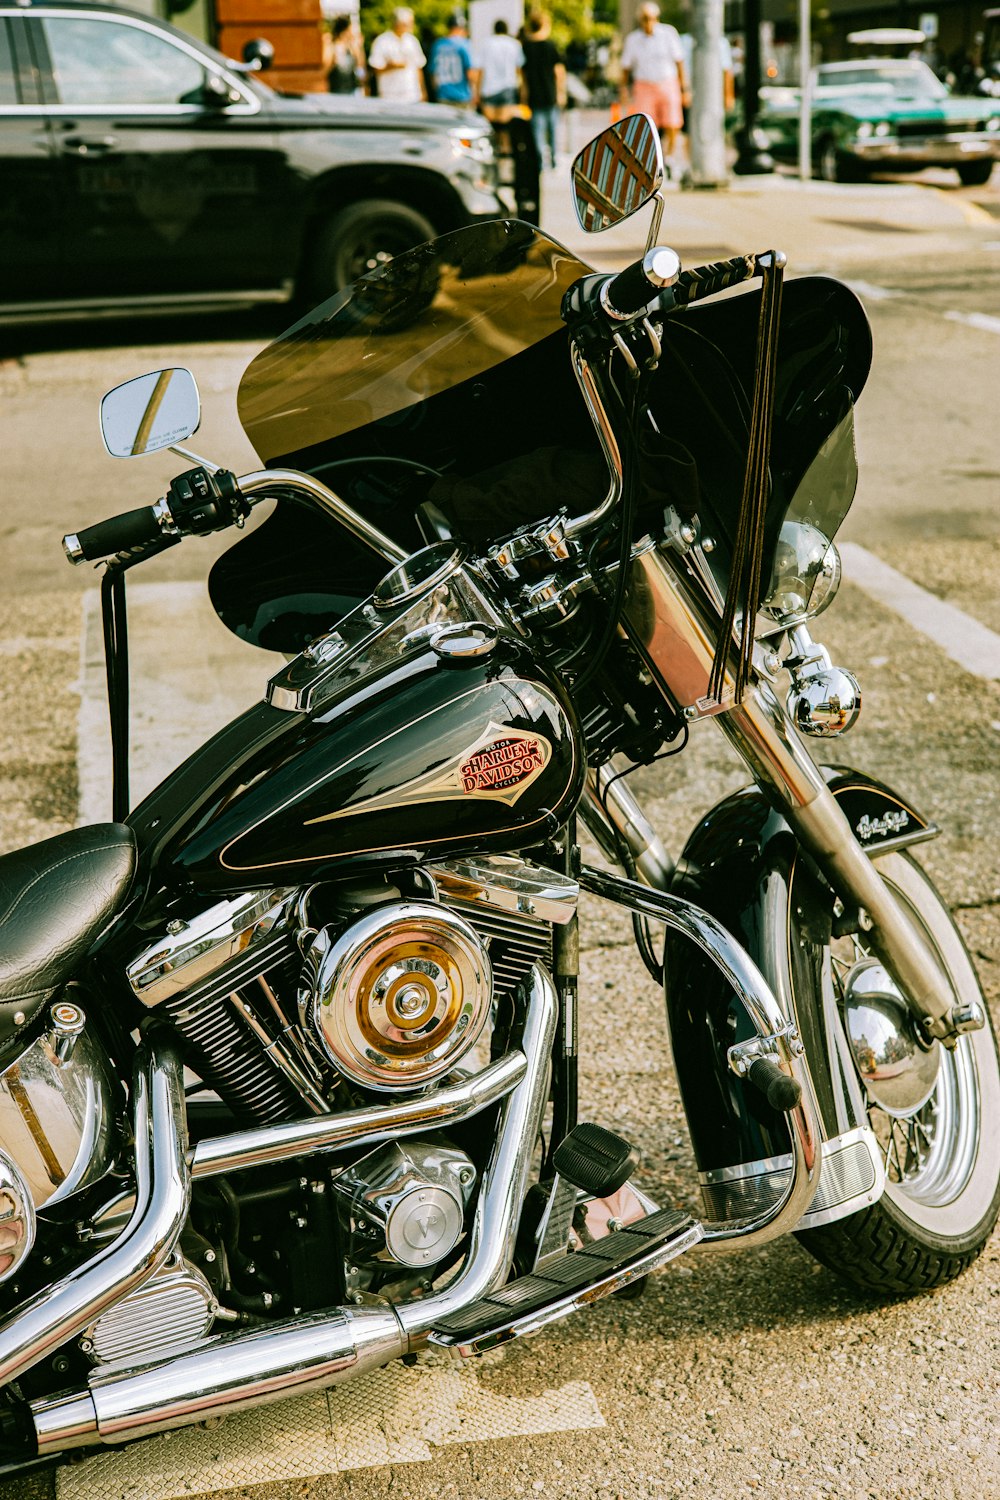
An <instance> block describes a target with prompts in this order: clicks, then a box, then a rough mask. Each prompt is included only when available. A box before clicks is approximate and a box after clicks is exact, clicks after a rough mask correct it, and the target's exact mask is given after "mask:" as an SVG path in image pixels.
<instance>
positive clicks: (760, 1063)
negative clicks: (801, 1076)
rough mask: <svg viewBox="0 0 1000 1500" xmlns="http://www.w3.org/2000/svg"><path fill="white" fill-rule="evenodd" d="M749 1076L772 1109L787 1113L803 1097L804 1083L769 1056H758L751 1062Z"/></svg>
mask: <svg viewBox="0 0 1000 1500" xmlns="http://www.w3.org/2000/svg"><path fill="white" fill-rule="evenodd" d="M747 1078H748V1079H749V1081H750V1082H751V1083H752V1084H753V1086H754V1088H755V1089H759V1090H760V1092H761V1093H762V1094H763V1095H764V1098H765V1099H766V1100H767V1102H768V1104H769V1105H770V1106H771V1108H772V1109H776V1110H779V1111H780V1112H781V1113H782V1114H787V1113H788V1112H789V1110H793V1109H794V1108H795V1106H796V1105H797V1104H798V1102H799V1100H800V1099H801V1098H802V1085H801V1083H796V1081H795V1079H794V1078H789V1076H788V1074H787V1073H783V1072H782V1070H781V1069H780V1068H779V1067H778V1064H777V1063H775V1062H772V1061H771V1059H770V1058H769V1057H758V1058H757V1060H756V1062H752V1063H751V1064H750V1067H749V1070H748V1071H747Z"/></svg>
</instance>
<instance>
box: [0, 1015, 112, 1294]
mask: <svg viewBox="0 0 1000 1500" xmlns="http://www.w3.org/2000/svg"><path fill="white" fill-rule="evenodd" d="M116 1140H117V1120H116V1111H115V1094H114V1090H113V1087H112V1083H111V1073H110V1068H109V1064H108V1061H107V1058H106V1057H105V1055H104V1050H103V1048H102V1047H101V1045H100V1043H99V1042H98V1041H97V1039H96V1038H95V1037H94V1036H93V1035H92V1034H91V1033H90V1032H88V1030H87V1025H86V1016H85V1015H84V1013H83V1010H82V1009H81V1008H80V1006H79V1005H76V1004H74V1003H73V1002H72V1001H68V1000H60V1001H57V1002H56V1003H55V1004H54V1005H52V1006H51V1007H50V1010H49V1028H48V1030H47V1031H46V1032H44V1033H43V1035H42V1036H40V1037H38V1038H36V1040H35V1041H33V1042H32V1043H31V1045H30V1046H29V1047H27V1048H25V1050H24V1051H23V1052H22V1053H21V1054H20V1056H19V1057H17V1058H16V1059H15V1060H14V1062H12V1063H9V1064H8V1066H7V1067H6V1068H4V1070H3V1072H2V1073H0V1142H2V1143H3V1144H2V1147H0V1281H4V1280H6V1279H7V1278H8V1277H9V1276H11V1275H13V1274H14V1272H15V1270H16V1269H17V1267H18V1265H19V1264H20V1263H21V1261H22V1260H23V1259H24V1257H25V1255H26V1254H27V1252H28V1250H29V1249H30V1247H31V1242H32V1240H33V1238H34V1218H35V1213H36V1211H37V1210H39V1209H42V1208H45V1207H51V1206H52V1205H54V1204H56V1203H60V1202H62V1200H63V1199H64V1198H68V1197H69V1196H70V1195H71V1194H72V1193H76V1192H79V1191H80V1190H81V1189H82V1188H85V1187H89V1186H90V1184H91V1183H93V1182H96V1181H98V1179H99V1178H101V1177H103V1175H104V1173H105V1172H106V1171H107V1170H108V1167H109V1166H110V1165H111V1161H112V1157H113V1154H114V1147H115V1144H116Z"/></svg>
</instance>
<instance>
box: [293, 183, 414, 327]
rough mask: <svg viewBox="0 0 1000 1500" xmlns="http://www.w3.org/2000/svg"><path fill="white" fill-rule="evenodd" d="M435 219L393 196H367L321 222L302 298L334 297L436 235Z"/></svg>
mask: <svg viewBox="0 0 1000 1500" xmlns="http://www.w3.org/2000/svg"><path fill="white" fill-rule="evenodd" d="M436 235H437V230H436V229H435V228H434V225H433V224H432V223H431V222H430V220H429V219H425V218H424V216H423V214H421V213H418V212H417V210H416V209H415V208H409V207H408V206H407V205H406V204H405V203H395V202H393V200H392V199H391V198H362V199H361V201H360V202H358V203H352V204H350V205H349V206H348V207H347V208H344V209H341V211H340V212H339V213H337V214H334V215H333V216H332V217H331V218H329V219H326V220H325V221H324V222H323V223H322V224H321V225H320V227H319V230H318V232H317V233H316V236H315V241H314V244H313V246H312V248H311V249H310V251H309V252H308V256H307V261H306V267H305V274H304V277H303V286H302V294H303V295H302V300H304V301H305V302H307V303H309V304H310V305H313V304H315V303H316V302H319V301H320V300H322V299H323V298H324V297H331V296H333V294H334V293H335V292H339V291H341V290H342V288H344V287H345V286H349V285H350V283H351V282H352V281H356V280H357V278H358V277H359V276H363V275H365V273H366V272H367V271H375V270H377V269H378V267H379V266H380V265H385V264H386V263H387V262H388V261H390V260H392V258H393V256H395V255H400V254H402V252H403V251H404V250H412V248H413V246H414V245H421V244H423V242H424V241H425V240H432V239H434V238H435V237H436Z"/></svg>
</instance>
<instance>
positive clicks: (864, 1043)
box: [844, 958, 941, 1117]
mask: <svg viewBox="0 0 1000 1500" xmlns="http://www.w3.org/2000/svg"><path fill="white" fill-rule="evenodd" d="M844 1025H845V1028H846V1031H847V1039H848V1042H849V1043H850V1048H851V1053H852V1055H853V1057H854V1062H855V1066H856V1067H857V1070H858V1072H859V1074H860V1075H861V1081H862V1083H863V1084H864V1086H865V1089H866V1091H867V1093H868V1096H869V1098H870V1099H872V1100H873V1102H874V1103H875V1104H877V1105H878V1106H879V1108H880V1109H883V1110H885V1112H886V1114H889V1115H896V1116H899V1117H905V1116H908V1115H914V1114H916V1113H917V1111H918V1110H919V1109H922V1108H923V1106H924V1105H925V1104H926V1103H927V1101H928V1099H929V1098H930V1096H931V1094H932V1093H933V1092H934V1088H935V1085H936V1084H937V1078H938V1068H939V1066H940V1062H941V1046H940V1043H939V1042H937V1041H935V1042H932V1043H931V1044H930V1046H927V1045H925V1044H924V1043H922V1042H921V1041H920V1040H919V1039H918V1036H917V1031H916V1027H915V1026H914V1023H913V1017H912V1015H911V1013H910V1008H909V1006H908V1005H907V1003H906V1001H905V1000H904V999H903V997H902V995H901V994H900V993H899V990H898V989H897V988H896V985H895V984H894V983H893V981H892V979H891V978H890V977H889V974H888V972H887V971H886V970H885V969H884V968H883V966H882V965H881V964H880V963H879V961H878V959H876V958H864V959H862V960H861V961H860V962H859V963H857V964H855V966H854V968H853V969H852V970H851V972H850V974H849V975H848V976H847V979H846V981H845V984H844Z"/></svg>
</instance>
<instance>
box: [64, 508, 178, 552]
mask: <svg viewBox="0 0 1000 1500" xmlns="http://www.w3.org/2000/svg"><path fill="white" fill-rule="evenodd" d="M161 535H162V532H161V531H160V524H159V521H158V519H157V515H156V511H155V510H154V508H153V506H152V505H140V506H139V508H138V510H126V511H122V513H121V515H120V516H109V518H108V519H107V520H106V521H98V523H97V525H96V526H86V527H84V529H83V531H78V532H77V534H76V546H75V547H72V545H71V539H70V538H66V539H65V541H64V545H65V544H66V543H70V545H68V546H67V551H69V552H70V555H71V556H72V558H73V560H74V561H75V562H80V561H83V562H96V561H97V560H98V559H99V558H102V557H113V556H114V554H115V553H116V552H127V551H128V550H129V549H130V548H132V547H141V546H142V545H143V543H145V542H153V541H156V540H157V539H158V538H159V537H160V536H161Z"/></svg>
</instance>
